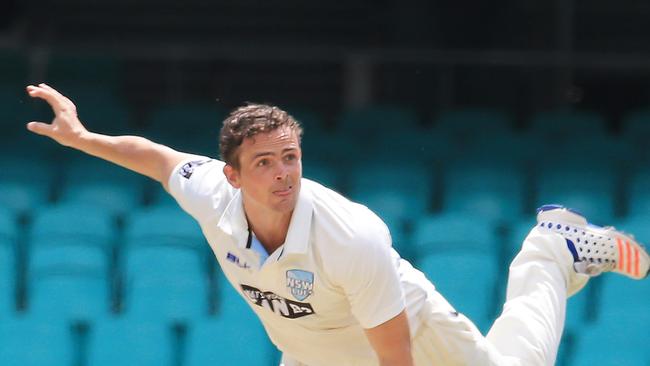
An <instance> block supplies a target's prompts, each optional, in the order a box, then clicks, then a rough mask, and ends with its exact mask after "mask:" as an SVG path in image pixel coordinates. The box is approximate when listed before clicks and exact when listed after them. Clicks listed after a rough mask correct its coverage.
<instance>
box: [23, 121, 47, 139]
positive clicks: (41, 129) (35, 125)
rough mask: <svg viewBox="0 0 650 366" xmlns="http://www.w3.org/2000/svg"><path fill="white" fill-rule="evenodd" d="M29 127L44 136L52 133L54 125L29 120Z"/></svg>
mask: <svg viewBox="0 0 650 366" xmlns="http://www.w3.org/2000/svg"><path fill="white" fill-rule="evenodd" d="M27 129H28V130H30V131H32V132H34V133H36V134H39V135H43V136H50V134H51V133H52V129H53V127H52V125H50V124H48V123H43V122H29V123H28V124H27Z"/></svg>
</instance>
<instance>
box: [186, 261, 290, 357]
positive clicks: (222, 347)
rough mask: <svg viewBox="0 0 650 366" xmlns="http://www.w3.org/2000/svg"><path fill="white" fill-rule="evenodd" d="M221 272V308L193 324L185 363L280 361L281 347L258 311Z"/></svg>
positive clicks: (219, 288)
mask: <svg viewBox="0 0 650 366" xmlns="http://www.w3.org/2000/svg"><path fill="white" fill-rule="evenodd" d="M219 273H220V275H218V276H217V277H219V279H218V284H219V287H218V298H219V303H220V306H219V311H218V312H217V314H216V316H215V317H210V318H202V319H197V320H196V321H195V322H193V323H192V324H191V326H190V328H189V330H188V341H187V342H188V346H187V355H186V363H185V364H186V365H188V366H202V365H241V366H258V365H260V366H263V365H268V366H271V365H277V364H278V362H277V361H278V351H277V349H276V348H275V346H274V345H273V344H272V343H271V341H270V340H269V338H268V336H267V335H266V332H265V331H264V327H263V326H262V323H261V322H260V320H259V319H258V318H257V315H255V313H254V312H253V311H252V310H251V309H250V306H249V304H246V300H244V299H242V297H241V296H240V295H239V294H238V293H237V292H236V291H235V290H234V289H233V288H232V286H231V285H230V284H229V283H228V282H227V281H226V279H225V277H224V276H223V274H221V271H219Z"/></svg>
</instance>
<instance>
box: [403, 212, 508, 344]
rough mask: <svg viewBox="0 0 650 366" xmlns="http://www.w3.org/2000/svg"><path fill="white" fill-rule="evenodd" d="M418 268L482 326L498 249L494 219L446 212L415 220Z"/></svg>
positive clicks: (490, 312) (489, 317) (490, 317)
mask: <svg viewBox="0 0 650 366" xmlns="http://www.w3.org/2000/svg"><path fill="white" fill-rule="evenodd" d="M413 244H414V245H415V246H416V249H417V253H418V254H417V255H418V258H419V260H418V262H417V268H419V269H420V270H421V271H422V272H423V273H424V274H425V275H426V276H427V278H429V279H430V280H431V282H432V283H433V284H434V285H435V286H436V288H437V289H438V291H439V292H440V293H441V294H443V296H445V298H446V299H447V300H448V301H449V302H450V303H451V305H452V306H454V307H455V308H456V309H457V310H458V311H460V312H461V313H463V314H465V315H466V316H467V317H468V318H470V319H471V320H472V321H473V322H474V323H475V324H476V325H477V327H478V328H479V329H480V330H481V331H482V332H484V333H485V332H486V331H487V329H488V328H489V326H490V324H491V323H492V322H493V321H494V317H495V310H496V300H497V296H496V295H495V292H496V290H497V280H498V277H499V270H498V268H497V265H498V259H497V257H498V255H499V254H500V252H501V249H500V248H499V243H498V240H497V237H496V232H495V225H494V224H493V223H492V222H490V221H488V220H485V219H482V218H480V217H472V216H470V215H467V214H454V213H446V214H440V215H432V216H428V217H425V218H422V219H421V220H419V221H418V222H417V224H416V226H415V232H414V237H413Z"/></svg>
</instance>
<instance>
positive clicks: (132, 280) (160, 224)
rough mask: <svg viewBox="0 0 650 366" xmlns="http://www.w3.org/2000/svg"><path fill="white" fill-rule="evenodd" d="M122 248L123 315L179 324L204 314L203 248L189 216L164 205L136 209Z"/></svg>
mask: <svg viewBox="0 0 650 366" xmlns="http://www.w3.org/2000/svg"><path fill="white" fill-rule="evenodd" d="M124 244H125V245H124V248H123V258H122V261H123V263H124V265H123V271H124V273H125V296H126V311H127V314H129V315H130V316H135V317H139V318H143V319H151V320H165V319H167V320H169V319H178V320H183V319H187V318H194V317H198V316H202V315H203V314H205V313H206V312H207V310H208V301H207V298H208V296H207V288H208V285H207V273H208V272H207V262H206V260H205V259H206V256H205V254H206V248H207V246H206V243H205V239H204V238H203V236H202V233H201V230H200V229H199V226H198V225H197V223H196V222H195V221H194V220H193V219H192V218H191V217H190V216H189V215H187V214H185V213H184V212H183V211H181V209H180V208H171V207H164V206H163V207H152V208H150V209H147V210H141V211H137V212H135V213H133V215H131V216H130V217H129V220H128V222H127V227H126V233H125V243H124Z"/></svg>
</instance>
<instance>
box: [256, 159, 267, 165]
mask: <svg viewBox="0 0 650 366" xmlns="http://www.w3.org/2000/svg"><path fill="white" fill-rule="evenodd" d="M267 165H269V160H268V159H262V160H260V161H258V162H257V166H267Z"/></svg>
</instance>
